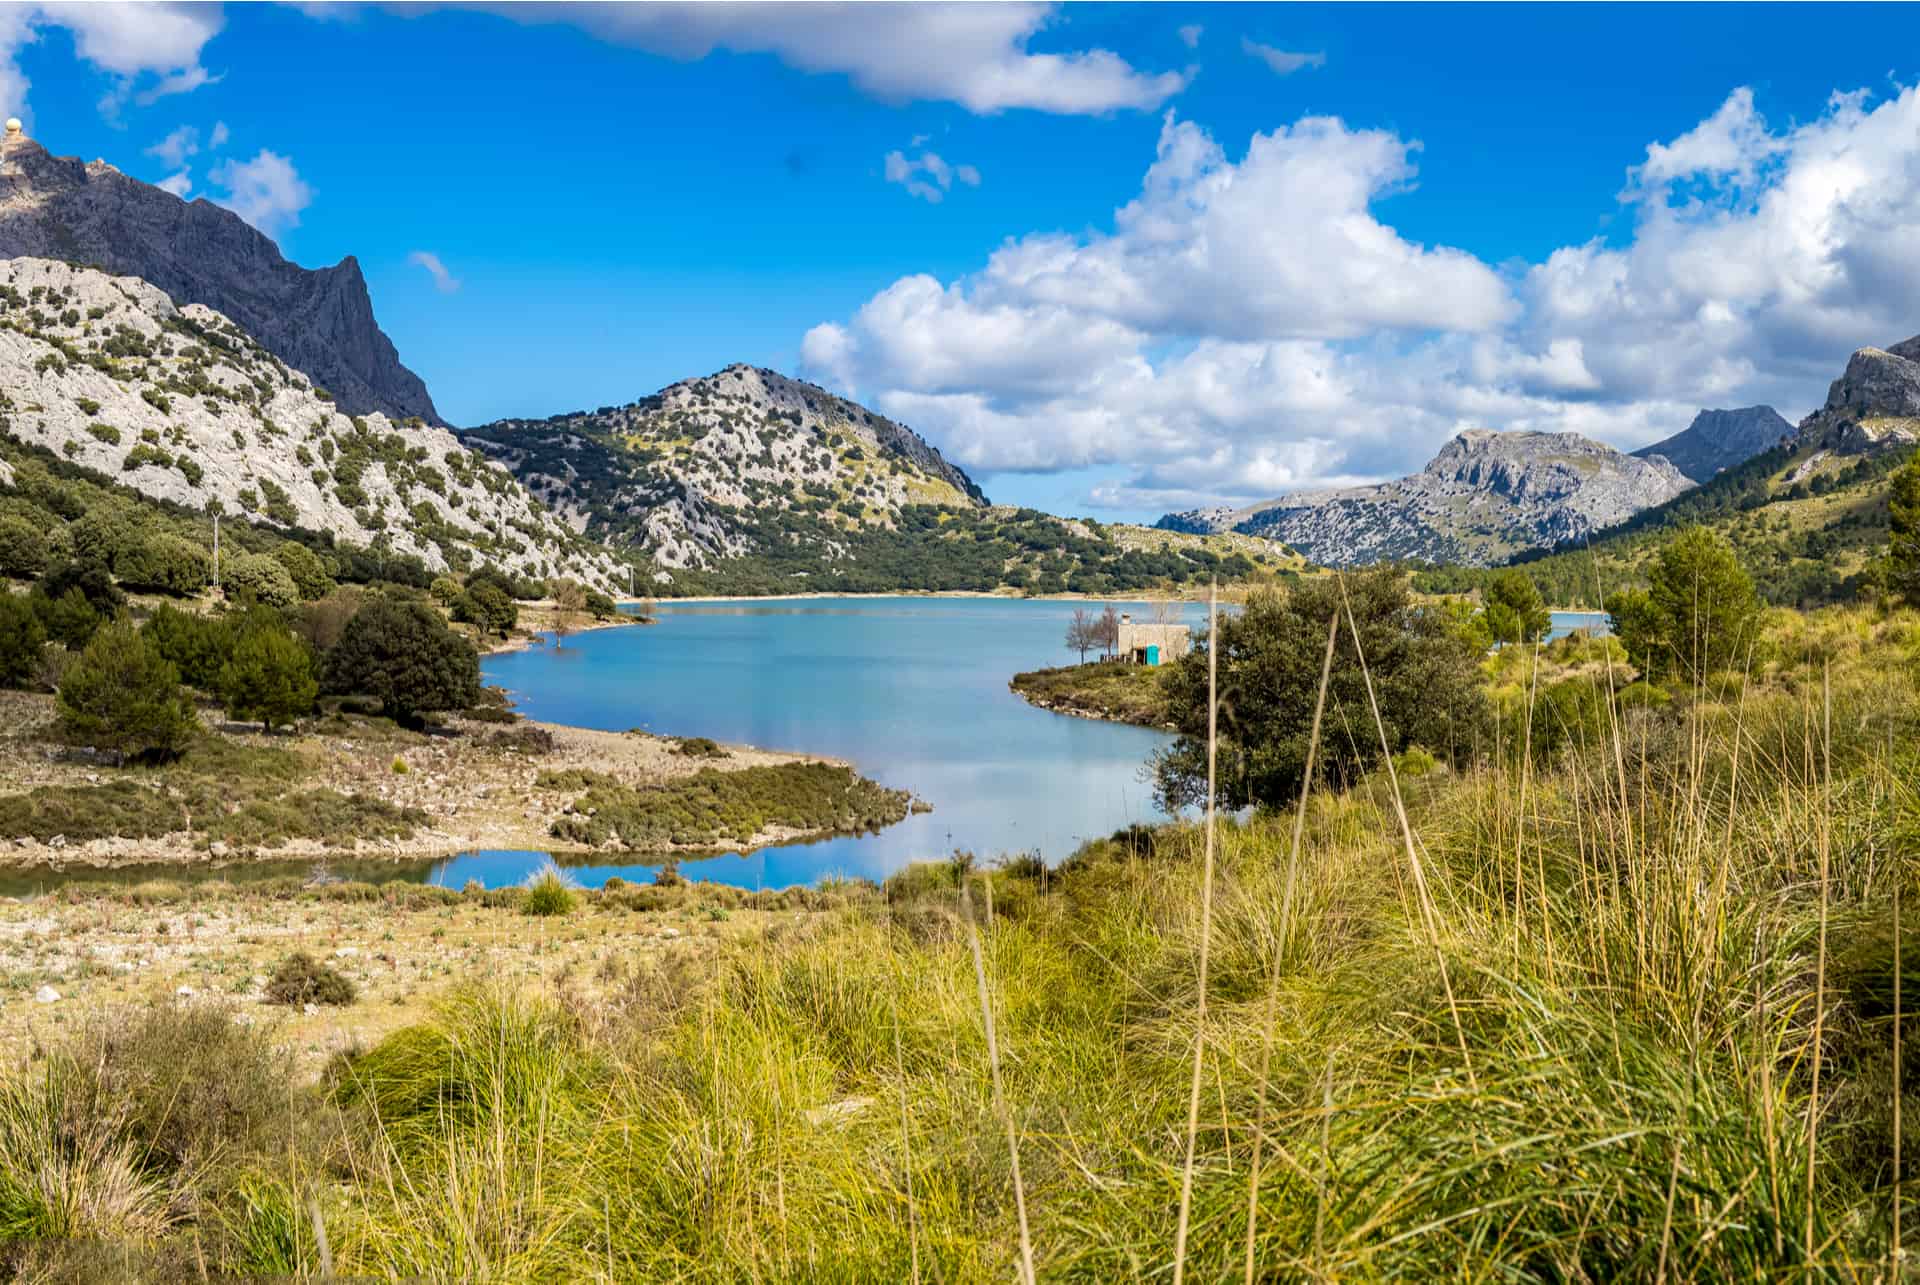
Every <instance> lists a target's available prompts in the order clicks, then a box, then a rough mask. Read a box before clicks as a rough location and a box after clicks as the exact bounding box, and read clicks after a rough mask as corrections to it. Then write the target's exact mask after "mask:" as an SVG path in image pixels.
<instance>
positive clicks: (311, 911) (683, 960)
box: [0, 883, 818, 1072]
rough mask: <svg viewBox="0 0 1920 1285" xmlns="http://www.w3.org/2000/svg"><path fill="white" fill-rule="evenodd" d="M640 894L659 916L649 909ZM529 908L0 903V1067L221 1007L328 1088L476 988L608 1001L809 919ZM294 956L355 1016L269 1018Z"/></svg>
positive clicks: (305, 898) (628, 905) (180, 890)
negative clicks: (131, 1019)
mask: <svg viewBox="0 0 1920 1285" xmlns="http://www.w3.org/2000/svg"><path fill="white" fill-rule="evenodd" d="M641 892H644V893H645V894H646V895H647V896H648V898H649V901H650V902H651V903H659V904H654V905H650V906H649V907H648V908H641V907H640V906H638V905H636V904H635V900H634V897H635V894H639V893H641ZM428 894H432V895H431V896H429V895H428ZM517 896H518V894H517V893H505V894H502V893H493V894H485V895H462V894H458V893H452V892H442V891H440V890H433V889H417V888H413V889H387V890H382V891H380V892H376V891H375V890H373V889H371V888H368V887H367V886H366V885H349V886H347V887H345V888H332V889H319V890H311V891H302V892H282V893H279V894H263V893H259V892H251V891H247V890H245V889H242V888H237V887H232V886H228V885H221V884H212V885H198V886H194V887H191V888H189V887H187V886H183V885H179V884H172V883H150V884H141V885H136V886H134V887H132V888H130V889H123V890H120V891H106V890H98V891H92V892H84V893H82V892H73V891H70V892H68V893H66V894H63V895H59V896H46V897H37V898H30V899H19V898H12V897H7V898H0V1062H4V1063H11V1064H16V1065H17V1064H18V1063H19V1062H20V1061H21V1060H23V1059H25V1058H28V1057H30V1056H32V1054H33V1053H34V1051H35V1050H36V1049H39V1048H41V1047H45V1046H47V1045H50V1044H55V1043H58V1042H59V1041H60V1039H61V1037H62V1036H63V1035H64V1034H66V1033H67V1032H68V1031H69V1030H70V1029H71V1028H72V1027H74V1026H75V1025H77V1024H79V1023H82V1022H85V1021H87V1020H89V1019H90V1018H91V1017H94V1016H96V1015H98V1014H100V1013H101V1012H103V1011H105V1010H109V1009H112V1008H115V1007H118V1006H122V1005H138V1004H148V1003H156V1002H158V1003H182V1004H213V1005H219V1006H221V1007H223V1008H225V1009H227V1010H229V1011H231V1013H232V1015H233V1019H234V1020H235V1021H237V1022H244V1023H248V1024H254V1023H259V1024H267V1025H270V1026H271V1027H272V1028H273V1029H274V1031H275V1033H276V1035H277V1036H278V1037H279V1039H281V1040H282V1041H283V1042H284V1043H285V1044H286V1045H287V1046H289V1047H290V1048H292V1049H293V1050H294V1051H295V1052H296V1053H297V1054H298V1056H299V1058H300V1060H301V1062H302V1063H303V1065H304V1066H305V1067H306V1069H308V1070H309V1071H310V1072H314V1071H317V1070H318V1069H319V1067H320V1066H321V1065H322V1064H323V1063H324V1062H325V1060H326V1059H327V1058H329V1057H330V1056H332V1055H333V1054H334V1053H336V1052H338V1051H340V1050H342V1049H345V1048H348V1047H352V1046H355V1045H360V1046H365V1045H368V1044H372V1043H374V1042H376V1041H378V1040H379V1039H380V1038H381V1037H382V1036H384V1035H386V1034H388V1033H389V1032H391V1031H393V1030H396V1029H399V1028H400V1027H403V1026H406V1025H408V1024H410V1023H412V1022H415V1021H418V1020H419V1019H420V1018H422V1017H423V1016H425V1015H426V1014H427V1012H428V1011H429V1009H430V1007H431V1006H432V1005H433V1004H434V1003H436V1002H438V1001H439V1000H441V999H442V998H444V997H445V996H446V995H447V994H448V993H449V992H450V991H451V990H453V989H455V988H457V987H459V986H461V985H462V984H465V983H470V982H481V981H485V982H488V983H493V984H501V983H504V984H507V985H516V984H518V985H523V986H526V987H529V988H535V989H544V990H546V991H548V992H549V993H552V992H558V993H559V994H560V995H561V996H562V997H563V998H567V999H575V1000H585V999H588V998H593V999H596V1000H602V1001H603V1000H605V999H606V998H607V997H608V996H610V995H614V994H616V993H617V992H619V991H620V990H621V989H622V988H625V987H631V986H635V985H638V984H641V982H642V981H643V980H644V978H645V977H646V976H647V975H649V974H655V973H657V972H658V971H659V970H662V969H672V968H676V967H680V966H683V965H689V964H692V963H694V962H696V961H698V960H700V959H702V958H704V957H705V956H706V955H707V954H708V953H710V952H711V951H713V950H714V949H716V948H717V947H718V946H719V945H720V944H721V943H722V942H724V941H725V940H727V939H728V938H730V937H734V936H738V935H740V934H743V933H755V932H764V931H768V930H769V929H771V928H773V927H775V926H776V925H778V924H782V923H784V924H786V925H787V926H789V927H791V926H793V925H794V924H796V923H800V924H803V923H804V922H805V921H806V920H807V919H808V918H809V911H808V910H807V909H806V908H805V907H804V906H796V907H793V908H767V909H759V908H755V907H754V906H752V905H748V904H743V903H746V902H749V901H751V900H753V898H752V897H751V896H750V895H748V894H742V893H739V892H738V891H736V890H733V889H727V888H713V887H709V886H707V885H679V886H677V887H675V888H672V889H658V890H655V889H646V890H638V889H636V890H631V891H630V892H629V894H628V895H627V896H626V897H624V898H623V897H622V895H621V894H620V893H617V892H615V893H579V894H576V896H577V905H576V908H575V909H574V910H572V911H571V912H570V913H567V914H564V915H560V916H554V917H535V916H532V915H529V914H527V913H525V911H524V909H523V908H522V907H521V906H520V904H519V903H518V901H517V900H516V897H517ZM801 896H802V895H801V894H793V895H792V897H790V898H789V899H790V900H791V899H793V898H795V897H801ZM813 896H814V897H815V899H818V895H817V894H814V895H813ZM760 900H762V901H768V900H770V899H768V898H766V897H764V896H762V897H761V898H760ZM295 951H304V952H306V953H307V954H309V955H311V956H313V957H315V958H316V959H319V960H321V961H323V962H325V963H326V964H328V965H330V966H332V967H333V968H335V969H337V970H338V971H339V972H340V973H342V974H344V975H345V976H346V977H347V978H348V979H349V980H351V981H352V982H353V983H354V984H355V987H356V988H357V990H358V992H359V993H358V997H357V999H356V1000H355V1002H354V1003H352V1004H350V1005H346V1006H343V1007H332V1006H324V1005H307V1006H303V1007H298V1008H293V1007H286V1006H282V1005H278V1004H274V1003H271V1002H269V1001H268V999H267V997H266V990H265V988H266V984H267V980H268V978H269V976H270V975H271V974H272V972H273V970H274V969H275V968H276V967H277V966H278V965H279V963H280V962H281V961H282V960H284V959H285V958H286V957H287V956H288V955H289V954H291V953H293V952H295Z"/></svg>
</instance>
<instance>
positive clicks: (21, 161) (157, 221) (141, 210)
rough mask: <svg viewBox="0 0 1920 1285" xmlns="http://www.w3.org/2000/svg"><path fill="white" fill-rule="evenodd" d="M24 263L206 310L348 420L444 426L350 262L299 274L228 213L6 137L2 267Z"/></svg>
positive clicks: (0, 211)
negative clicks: (80, 267) (155, 292)
mask: <svg viewBox="0 0 1920 1285" xmlns="http://www.w3.org/2000/svg"><path fill="white" fill-rule="evenodd" d="M23 255H26V256H33V257H36V258H43V259H64V260H67V261H69V262H72V263H82V264H88V265H93V266H98V267H102V268H104V269H106V270H107V271H108V272H110V273H112V274H114V275H116V276H128V277H139V278H140V279H141V280H143V281H147V282H150V283H151V284H153V285H155V286H158V287H159V288H160V289H161V290H163V291H165V292H166V293H167V295H168V296H169V297H171V298H172V299H174V300H175V301H176V302H178V303H181V304H189V303H198V304H205V305H206V306H207V307H209V308H212V309H213V310H214V311H216V312H219V313H221V314H223V315H225V316H227V317H229V318H231V319H232V320H233V321H234V322H236V323H237V324H238V325H239V326H240V327H241V328H242V329H243V330H245V331H246V332H247V333H248V334H249V335H251V336H253V338H254V339H255V340H257V341H258V342H259V343H260V344H261V346H262V347H264V348H266V349H267V351H269V352H271V353H272V354H273V355H274V356H276V357H278V358H279V359H280V360H281V361H283V362H285V363H286V364H287V365H289V366H291V367H293V368H294V369H295V370H299V371H302V372H304V373H306V374H307V375H308V376H310V377H311V378H312V379H313V381H314V383H316V384H318V385H319V386H320V387H322V388H324V389H326V390H327V391H328V392H330V393H332V394H333V397H334V402H335V404H336V405H338V406H339V407H340V409H341V410H344V411H346V412H347V413H348V414H352V415H359V414H366V413H369V412H374V411H378V412H380V413H381V414H383V415H386V416H388V417H390V418H395V419H406V418H410V417H417V418H419V419H422V420H425V421H426V422H427V423H429V424H438V423H440V422H441V421H440V416H439V412H438V411H436V410H435V409H434V406H433V399H432V398H431V397H429V396H428V395H427V387H426V385H425V384H423V383H421V382H420V377H419V376H418V375H416V374H414V373H413V372H412V371H410V370H408V369H407V368H406V367H405V366H402V365H401V364H400V356H399V354H398V353H397V352H395V351H394V347H393V342H392V341H391V340H390V339H388V338H387V336H386V335H385V334H384V333H383V332H382V331H381V329H380V327H379V325H378V324H377V323H376V322H375V321H374V319H373V303H372V301H371V300H370V299H369V298H368V297H367V283H366V280H365V279H364V278H363V277H362V276H361V275H360V265H359V263H358V262H356V261H355V260H354V259H353V257H352V256H348V257H347V258H345V259H342V260H341V261H340V262H339V263H337V264H335V265H334V266H333V267H331V268H319V269H308V268H303V267H300V266H299V265H298V264H294V263H289V262H288V261H287V260H286V258H285V257H283V256H282V255H281V253H280V250H279V248H278V247H277V246H275V245H274V243H273V242H272V241H271V240H269V239H268V238H267V237H265V236H263V235H262V234H261V233H260V232H258V231H256V230H255V229H254V228H253V227H252V226H250V225H249V224H248V223H247V222H246V221H245V220H243V219H242V218H241V217H240V216H239V215H237V214H235V213H234V212H233V211H231V210H228V209H225V208H223V207H221V206H218V205H215V204H213V203H212V202H211V201H207V200H204V199H202V200H194V201H183V200H181V199H180V198H179V197H177V196H175V195H173V193H171V192H166V191H163V190H161V189H160V188H157V187H154V186H153V185H152V184H150V183H142V182H140V181H139V180H138V179H133V178H129V177H127V176H126V175H125V174H122V173H121V172H120V171H119V170H117V169H115V168H114V167H113V166H111V165H109V164H107V163H106V162H105V161H94V162H93V163H91V164H82V163H81V162H80V160H79V159H78V158H75V157H71V156H54V155H52V154H51V153H49V152H48V151H47V149H46V148H44V147H42V146H41V145H40V144H39V143H37V142H35V141H33V140H32V139H30V138H27V137H26V136H24V135H22V134H19V133H14V132H9V133H8V134H6V135H5V137H4V138H0V258H14V257H19V256H23Z"/></svg>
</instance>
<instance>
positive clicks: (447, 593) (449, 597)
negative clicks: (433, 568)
mask: <svg viewBox="0 0 1920 1285" xmlns="http://www.w3.org/2000/svg"><path fill="white" fill-rule="evenodd" d="M427 592H428V593H430V594H432V595H433V600H434V601H435V602H437V603H439V604H440V605H441V606H442V607H449V608H451V607H452V606H453V604H454V603H456V602H458V601H460V599H461V597H462V596H463V595H464V594H465V592H466V591H465V590H463V589H462V588H461V587H460V582H459V581H458V580H455V579H454V578H453V577H451V576H436V577H434V581H433V583H432V584H430V585H428V586H427Z"/></svg>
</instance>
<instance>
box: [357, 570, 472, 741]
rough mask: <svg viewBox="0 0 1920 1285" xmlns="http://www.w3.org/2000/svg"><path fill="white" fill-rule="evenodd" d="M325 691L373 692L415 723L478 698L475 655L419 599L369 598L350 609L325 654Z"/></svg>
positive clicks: (386, 707)
mask: <svg viewBox="0 0 1920 1285" xmlns="http://www.w3.org/2000/svg"><path fill="white" fill-rule="evenodd" d="M326 684H327V689H328V690H329V691H332V692H335V693H339V694H342V695H346V694H358V695H363V696H375V697H378V698H379V700H380V705H381V708H382V709H383V710H384V711H385V712H386V713H387V715H388V716H389V717H391V718H393V719H395V720H397V721H399V722H403V723H406V722H415V721H417V720H418V719H419V716H420V715H422V714H426V713H432V712H434V711H437V710H448V709H464V708H466V707H467V706H469V705H471V704H473V703H474V702H475V701H477V700H479V699H480V658H479V657H478V656H477V655H476V654H475V653H474V650H473V648H472V647H470V646H469V645H468V644H467V642H466V640H465V639H463V638H461V637H460V636H459V635H458V634H456V633H454V632H453V631H452V630H450V629H448V628H447V626H446V622H445V621H443V620H441V619H440V617H439V615H438V614H437V613H436V612H434V611H433V610H432V609H431V608H429V607H427V606H426V605H425V604H423V603H418V602H397V601H395V600H393V599H391V598H374V599H372V600H370V601H368V602H367V603H366V604H365V605H363V606H362V607H361V608H360V610H359V611H357V612H355V613H354V616H353V619H351V620H349V621H348V622H347V625H346V628H345V629H344V630H343V631H342V632H341V635H340V641H339V643H338V644H337V645H336V646H335V647H334V648H333V650H332V651H331V652H329V653H328V655H327V666H326Z"/></svg>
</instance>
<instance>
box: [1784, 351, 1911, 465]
mask: <svg viewBox="0 0 1920 1285" xmlns="http://www.w3.org/2000/svg"><path fill="white" fill-rule="evenodd" d="M1796 435H1797V439H1798V441H1799V442H1800V443H1802V444H1810V445H1815V446H1817V447H1819V448H1820V449H1822V450H1825V451H1829V452H1833V453H1836V454H1843V455H1860V454H1866V453H1870V452H1874V451H1877V450H1880V449H1882V448H1886V447H1892V446H1904V445H1910V444H1912V443H1914V442H1920V335H1915V336H1914V337H1913V338H1911V339H1907V340H1903V341H1902V342H1900V343H1897V344H1894V345H1893V346H1892V347H1890V348H1861V349H1859V350H1858V351H1856V352H1855V353H1854V354H1853V356H1852V357H1850V358H1848V359H1847V368H1846V370H1845V371H1844V372H1843V373H1842V374H1841V376H1840V378H1838V379H1836V380H1834V381H1833V383H1832V385H1830V386H1829V387H1828V389H1827V403H1826V405H1824V406H1822V407H1821V408H1820V409H1819V410H1817V411H1815V412H1813V414H1811V415H1809V416H1807V417H1806V418H1805V419H1803V420H1801V421H1800V427H1799V428H1798V430H1796Z"/></svg>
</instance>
